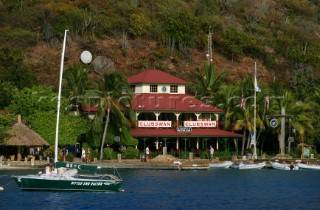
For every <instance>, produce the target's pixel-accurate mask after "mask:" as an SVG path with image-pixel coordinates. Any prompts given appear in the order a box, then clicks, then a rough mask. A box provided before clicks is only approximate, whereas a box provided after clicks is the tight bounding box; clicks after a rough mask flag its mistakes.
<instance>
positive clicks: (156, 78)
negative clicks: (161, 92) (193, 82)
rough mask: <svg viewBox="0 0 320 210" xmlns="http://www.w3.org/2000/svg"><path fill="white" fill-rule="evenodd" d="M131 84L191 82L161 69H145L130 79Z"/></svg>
mask: <svg viewBox="0 0 320 210" xmlns="http://www.w3.org/2000/svg"><path fill="white" fill-rule="evenodd" d="M128 82H129V84H189V82H186V81H184V80H182V79H180V78H178V77H175V76H172V75H171V74H168V73H166V72H163V71H160V70H156V69H155V70H153V69H149V70H145V71H143V72H140V73H139V74H137V75H134V76H132V77H130V78H129V79H128Z"/></svg>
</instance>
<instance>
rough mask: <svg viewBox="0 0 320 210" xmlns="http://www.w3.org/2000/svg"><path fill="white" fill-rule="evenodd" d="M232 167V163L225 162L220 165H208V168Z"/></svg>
mask: <svg viewBox="0 0 320 210" xmlns="http://www.w3.org/2000/svg"><path fill="white" fill-rule="evenodd" d="M232 165H233V162H232V161H225V162H222V163H210V164H209V167H210V168H230V166H232Z"/></svg>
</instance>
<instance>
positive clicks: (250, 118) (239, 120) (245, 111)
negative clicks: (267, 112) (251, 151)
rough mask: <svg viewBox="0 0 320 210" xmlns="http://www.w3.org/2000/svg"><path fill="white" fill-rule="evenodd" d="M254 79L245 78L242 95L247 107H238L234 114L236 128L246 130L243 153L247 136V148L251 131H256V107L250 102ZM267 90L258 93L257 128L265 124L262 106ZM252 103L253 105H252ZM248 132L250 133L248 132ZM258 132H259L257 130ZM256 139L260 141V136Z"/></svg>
mask: <svg viewBox="0 0 320 210" xmlns="http://www.w3.org/2000/svg"><path fill="white" fill-rule="evenodd" d="M253 88H254V81H252V78H250V77H246V78H245V80H244V84H243V86H242V96H243V97H245V107H243V108H242V109H238V110H237V111H235V114H234V120H236V123H235V126H234V129H235V130H243V131H244V137H243V139H242V149H241V155H243V154H244V148H245V138H246V137H247V139H248V141H247V146H246V149H248V148H249V147H250V142H251V141H249V139H250V140H251V133H252V132H254V107H253V102H252V103H248V102H249V101H250V100H249V99H253V98H254V96H253V95H254V89H253ZM264 95H265V92H262V93H260V94H259V95H257V107H256V110H257V116H256V126H257V128H260V130H261V129H264V124H263V121H262V119H261V117H260V116H261V114H259V113H260V112H261V107H264V104H263V105H262V103H263V102H264V100H263V99H264V97H263V96H264ZM252 101H253V100H252ZM250 104H251V105H250ZM247 132H248V133H247ZM257 133H258V132H257ZM256 141H257V142H258V138H257V137H256Z"/></svg>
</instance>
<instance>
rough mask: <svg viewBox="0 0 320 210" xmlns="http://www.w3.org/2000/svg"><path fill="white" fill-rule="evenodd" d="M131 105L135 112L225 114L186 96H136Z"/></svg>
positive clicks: (147, 94)
mask: <svg viewBox="0 0 320 210" xmlns="http://www.w3.org/2000/svg"><path fill="white" fill-rule="evenodd" d="M131 104H132V109H133V110H134V111H168V112H207V113H209V112H211V113H212V112H215V113H219V112H223V110H221V109H218V108H215V107H213V106H211V105H209V104H206V103H204V102H202V101H200V100H198V99H196V98H194V97H192V96H190V95H186V94H152V93H141V94H135V96H134V99H133V100H132V101H131Z"/></svg>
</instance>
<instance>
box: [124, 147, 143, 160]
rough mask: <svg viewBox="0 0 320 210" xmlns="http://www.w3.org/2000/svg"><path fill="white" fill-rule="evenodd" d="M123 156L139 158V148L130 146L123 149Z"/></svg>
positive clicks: (125, 157)
mask: <svg viewBox="0 0 320 210" xmlns="http://www.w3.org/2000/svg"><path fill="white" fill-rule="evenodd" d="M122 158H123V159H136V158H139V150H138V149H136V148H133V147H128V148H127V149H126V150H123V153H122Z"/></svg>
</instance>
